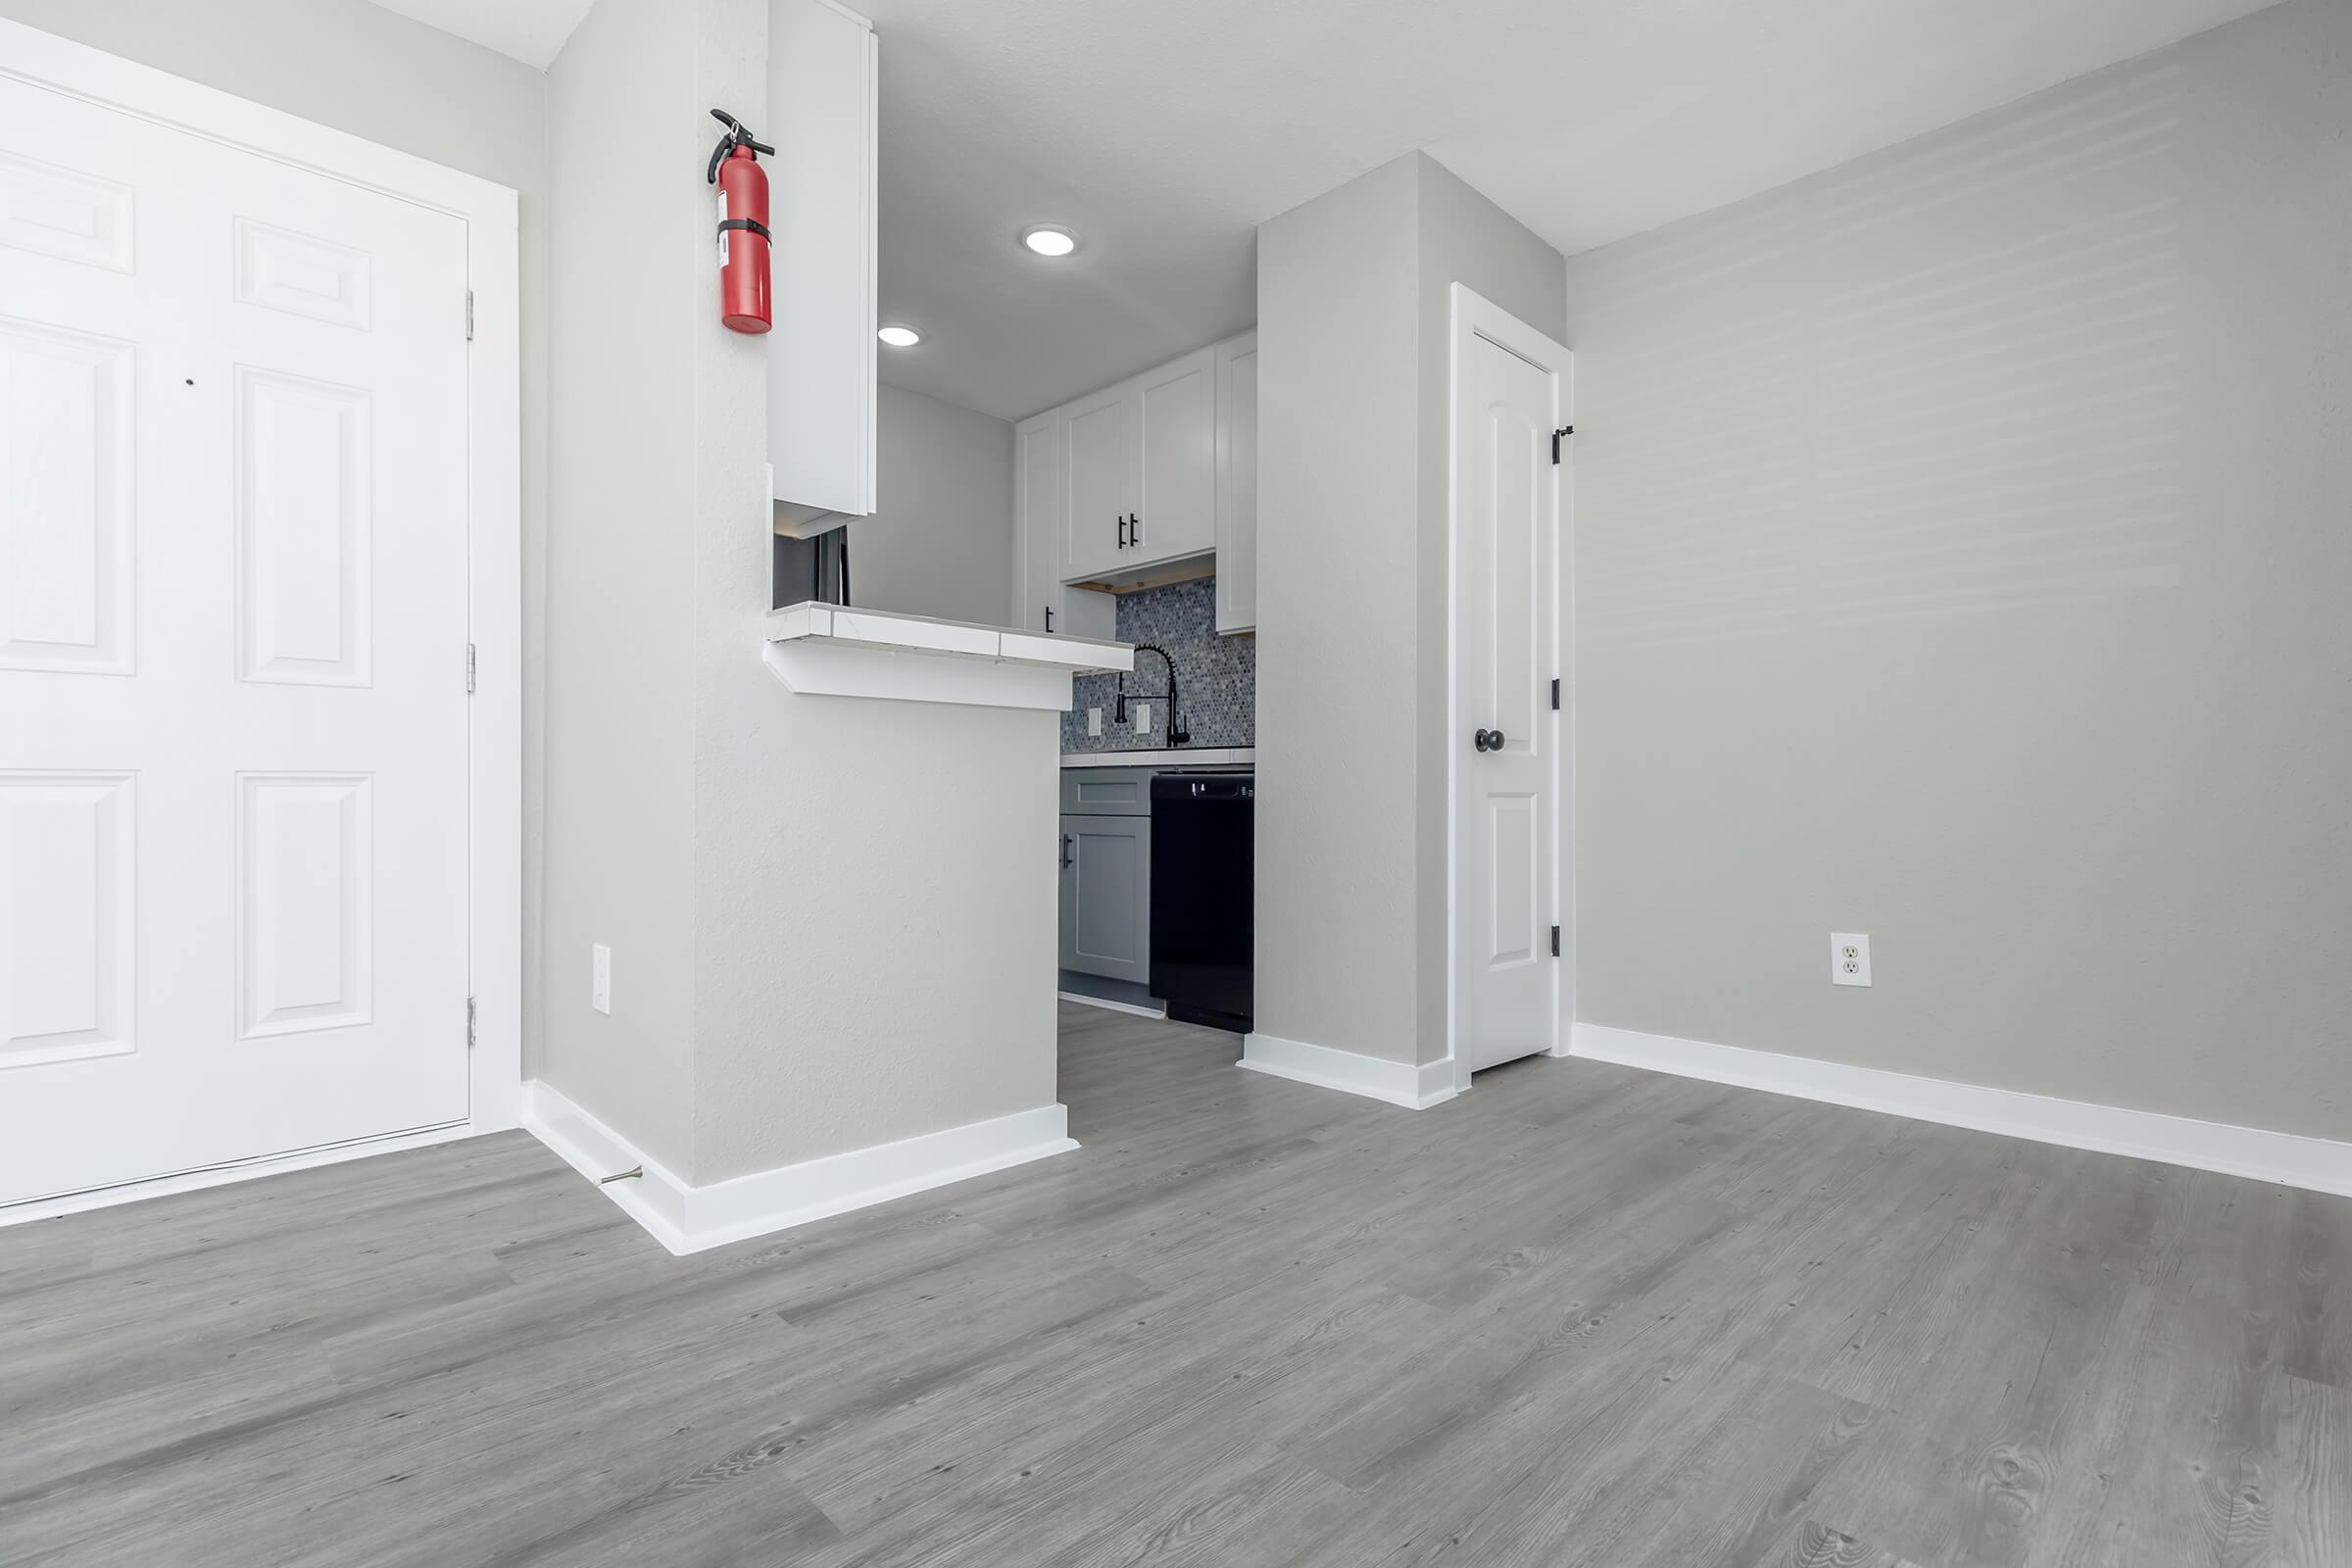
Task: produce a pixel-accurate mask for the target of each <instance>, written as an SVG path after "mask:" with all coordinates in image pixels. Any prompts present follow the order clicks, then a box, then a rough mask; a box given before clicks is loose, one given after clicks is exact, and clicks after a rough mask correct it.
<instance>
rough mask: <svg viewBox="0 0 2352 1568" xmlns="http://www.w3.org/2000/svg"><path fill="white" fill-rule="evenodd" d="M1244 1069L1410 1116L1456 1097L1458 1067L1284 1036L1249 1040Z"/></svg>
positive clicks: (1244, 1048)
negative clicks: (1399, 1109)
mask: <svg viewBox="0 0 2352 1568" xmlns="http://www.w3.org/2000/svg"><path fill="white" fill-rule="evenodd" d="M1240 1065H1242V1066H1244V1067H1247V1068H1249V1069H1250V1071H1252V1072H1262V1073H1268V1074H1271V1075H1272V1076H1274V1077H1276V1078H1289V1079H1292V1080H1294V1081H1295V1082H1298V1083H1302V1084H1313V1085H1315V1086H1317V1087H1318V1088H1322V1089H1338V1090H1342V1091H1344V1092H1346V1093H1348V1094H1350V1095H1362V1096H1364V1097H1365V1098H1366V1099H1369V1100H1385V1101H1387V1102H1388V1103H1390V1104H1392V1105H1402V1106H1404V1107H1405V1108H1406V1109H1408V1110H1427V1109H1428V1108H1429V1107H1430V1106H1432V1105H1435V1104H1438V1103H1441V1102H1444V1101H1447V1100H1451V1099H1452V1098H1453V1096H1454V1088H1453V1063H1452V1062H1451V1061H1450V1060H1446V1061H1425V1062H1423V1063H1421V1064H1420V1065H1419V1066H1415V1065H1414V1064H1413V1063H1411V1062H1409V1061H1390V1060H1387V1059H1386V1058H1384V1057H1381V1056H1364V1055H1358V1054H1356V1053H1354V1052H1352V1051H1337V1050H1334V1049H1333V1048H1332V1047H1330V1046H1310V1045H1308V1044H1307V1043H1306V1042H1305V1041H1303V1040H1285V1039H1283V1038H1282V1037H1281V1036H1279V1035H1260V1034H1251V1035H1247V1036H1245V1037H1243V1040H1242V1059H1241V1063H1240Z"/></svg>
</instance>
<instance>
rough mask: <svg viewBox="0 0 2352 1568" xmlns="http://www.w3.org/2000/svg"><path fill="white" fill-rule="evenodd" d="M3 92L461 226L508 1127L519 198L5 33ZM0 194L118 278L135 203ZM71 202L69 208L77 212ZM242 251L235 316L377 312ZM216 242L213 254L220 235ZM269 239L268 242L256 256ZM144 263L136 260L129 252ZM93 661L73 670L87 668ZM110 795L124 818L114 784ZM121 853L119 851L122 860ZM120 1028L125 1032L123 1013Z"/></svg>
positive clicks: (491, 1046) (471, 1076)
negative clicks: (178, 135)
mask: <svg viewBox="0 0 2352 1568" xmlns="http://www.w3.org/2000/svg"><path fill="white" fill-rule="evenodd" d="M0 80H8V81H13V82H18V83H22V84H24V85H25V86H26V87H30V88H33V89H37V90H39V91H41V92H46V93H52V94H56V95H58V96H59V97H60V98H61V99H64V100H70V101H77V102H79V103H80V104H83V105H89V106H95V107H97V108H100V109H104V110H108V111H112V112H115V113H118V114H122V115H125V116H128V117H130V118H131V119H133V120H137V121H143V122H146V123H150V124H153V125H159V126H163V127H167V128H169V129H173V130H179V131H184V132H188V133H191V134H193V135H195V136H197V137H200V138H203V139H205V140H207V141H210V142H214V143H218V144H221V145H225V146H227V147H230V148H233V149H236V150H239V151H243V152H247V153H253V154H258V155H260V156H261V157H263V158H266V159H269V160H270V161H272V162H273V163H275V164H278V165H283V166H289V167H291V168H294V169H297V170H301V171H304V172H309V173H313V174H317V175H320V176H323V177H325V178H328V179H331V180H335V181H338V182H340V183H342V184H344V185H347V186H351V187H355V188H357V189H360V190H365V191H369V192H373V193H376V194H379V195H382V196H388V197H391V198H393V199H395V200H398V201H401V202H404V203H408V204H411V205H412V206H415V207H417V208H421V209H424V210H426V211H429V212H435V213H441V214H446V215H448V216H450V217H452V218H455V219H457V220H458V221H461V222H462V223H463V224H464V225H465V236H466V238H465V258H464V260H465V272H466V277H465V280H464V281H465V285H466V292H468V293H469V294H470V297H471V306H472V336H471V339H470V341H469V342H467V343H466V370H465V375H466V416H465V418H466V472H465V476H464V486H465V495H466V513H467V515H466V523H467V529H466V573H467V582H466V615H467V626H466V638H467V641H468V642H469V643H470V645H471V648H472V651H473V679H474V685H473V694H472V696H471V698H470V699H469V700H468V704H467V710H466V743H467V745H466V750H467V760H466V770H467V776H466V792H467V803H466V810H467V815H468V833H469V839H470V844H471V855H470V858H469V862H468V865H467V870H466V877H467V887H466V924H467V930H466V934H465V942H466V967H467V970H468V978H467V988H468V990H469V991H470V992H471V994H472V998H473V1002H474V1035H473V1039H474V1042H475V1044H474V1049H473V1051H472V1053H471V1054H470V1057H469V1060H468V1065H467V1079H468V1108H469V1115H468V1118H467V1120H466V1123H464V1124H462V1126H460V1127H458V1128H457V1129H456V1131H459V1132H465V1133H482V1132H493V1131H499V1130H502V1129H506V1128H512V1127H515V1126H517V1125H519V1121H520V1110H521V1101H522V1095H521V1077H522V1074H521V1065H522V1063H521V999H522V962H521V944H522V928H521V915H522V901H521V844H522V829H521V809H522V800H521V764H522V747H521V734H522V725H521V696H522V684H521V671H522V638H521V607H522V590H521V447H520V408H519V400H520V358H519V344H518V327H519V293H520V290H519V271H518V266H517V257H516V241H517V226H516V215H517V198H516V195H515V191H513V190H512V189H510V188H508V187H506V186H503V185H498V184H495V183H493V182H491V181H489V180H486V179H482V178H479V177H478V176H475V175H472V174H466V173H463V172H459V171H456V170H453V169H448V168H445V167H443V166H440V165H437V164H433V163H430V162H427V161H426V160H424V159H422V158H418V157H416V156H414V155H412V154H408V153H403V152H399V151H395V150H394V149H392V148H389V147H384V146H381V145H378V144H376V143H373V142H370V141H368V140H365V139H364V138H362V137H359V136H356V135H353V134H351V133H349V132H346V131H342V130H337V129H334V128H331V127H328V126H324V125H319V124H316V123H311V122H309V121H306V120H303V119H301V118H299V117H297V116H294V115H291V114H287V113H285V112H283V111H280V110H276V109H270V108H268V107H265V106H263V105H260V104H256V103H252V102H249V101H247V100H245V99H242V98H238V97H236V96H234V95H233V94H230V93H227V92H224V91H221V90H220V89H218V88H214V87H209V86H205V85H203V84H201V83H197V82H193V81H189V80H187V79H184V78H182V77H178V76H173V75H171V74H169V73H165V72H162V71H157V70H155V69H153V68H150V67H147V66H143V65H139V64H136V63H134V62H131V61H127V60H123V59H121V58H119V57H117V56H114V55H110V54H107V53H105V52H104V51H102V50H98V49H94V48H91V47H89V46H87V45H84V44H80V43H76V42H73V41H72V40H69V39H65V38H60V37H57V36H55V35H53V34H50V33H46V32H42V31H40V30H39V29H37V28H34V27H30V26H27V25H24V24H22V23H17V22H13V21H6V20H0ZM84 112H86V111H84ZM0 179H4V180H7V181H12V182H16V183H23V182H26V181H33V180H36V179H37V180H38V181H39V182H41V183H42V188H43V189H44V190H45V191H46V192H47V193H48V195H49V197H50V198H51V199H52V204H53V205H55V204H56V203H58V202H63V203H64V204H65V205H64V206H63V207H61V208H60V209H59V211H60V212H61V213H64V214H65V215H66V216H68V217H70V216H72V212H73V211H77V210H84V209H86V213H85V217H86V218H87V220H88V221H85V222H82V223H81V224H80V225H79V230H78V232H79V233H80V234H81V236H82V237H81V238H80V239H79V240H75V239H74V233H73V231H72V230H73V225H71V224H69V225H68V230H67V231H61V232H58V233H44V232H40V231H24V232H17V231H13V230H12V231H11V232H10V233H8V234H5V235H0V244H6V245H9V246H10V247H12V248H13V249H14V250H15V251H16V252H17V253H19V254H23V253H25V252H27V251H29V252H32V253H34V254H36V255H37V254H42V253H44V252H45V253H50V254H55V253H56V252H57V251H58V249H59V247H60V246H64V247H65V248H66V249H67V250H68V251H71V252H73V254H72V255H70V256H64V257H61V258H60V261H61V263H79V264H81V265H80V268H79V270H82V271H85V272H87V271H90V270H95V269H107V270H123V269H127V268H128V267H129V265H130V259H131V255H132V245H133V240H134V234H133V216H134V204H133V201H132V197H131V193H129V192H127V191H125V190H123V189H122V188H121V187H120V186H119V185H117V184H115V183H114V182H110V181H104V180H99V179H97V178H96V177H95V176H89V177H79V176H75V175H74V172H73V171H60V170H57V169H53V168H51V167H49V166H48V165H45V164H40V163H37V162H35V163H31V164H27V163H26V162H25V160H23V159H21V158H14V157H12V158H10V159H8V160H6V161H5V163H4V164H0ZM61 181H62V183H61ZM76 202H78V203H79V204H80V207H79V209H75V208H74V206H73V204H74V203H76ZM61 221H62V220H61ZM252 237H253V239H254V243H255V247H256V248H255V251H254V254H253V256H252V257H251V258H250V261H251V264H252V265H251V269H250V270H248V271H247V272H246V274H245V275H244V277H243V279H242V280H241V281H242V282H243V283H244V285H245V287H246V289H247V290H248V291H249V304H247V305H246V306H243V307H240V308H248V309H250V308H252V307H253V306H266V307H270V308H273V309H275V310H277V311H287V310H293V311H295V312H296V313H297V314H300V315H306V316H312V317H315V318H316V319H319V320H322V321H327V322H332V323H335V324H339V325H342V326H344V327H346V328H347V329H352V328H363V327H364V326H366V325H367V324H368V323H369V322H370V319H371V305H372V303H373V301H372V298H371V288H370V280H369V278H368V275H367V270H366V267H365V265H364V264H365V258H360V257H357V256H355V255H353V254H350V253H348V251H346V252H344V253H342V254H335V253H331V252H329V251H324V250H314V251H311V252H308V253H304V252H302V251H301V249H300V247H301V245H302V244H303V243H311V244H316V243H317V242H314V241H310V240H309V236H307V235H298V234H295V233H293V232H292V231H291V230H286V231H282V232H276V233H272V234H270V235H268V236H264V235H262V234H261V233H260V231H259V230H258V229H257V230H256V231H255V232H254V235H253V236H252ZM223 238H224V242H225V241H226V238H227V236H226V233H225V231H224V235H223ZM265 238H267V239H268V240H269V243H268V244H263V243H261V242H262V240H263V239H265ZM68 241H73V243H72V244H69V243H68ZM265 253H267V254H265ZM140 259H141V260H142V261H144V260H146V259H147V257H146V256H145V255H144V254H142V255H141V258H140ZM467 304H468V301H467V299H466V298H465V297H453V298H451V299H450V301H449V304H448V310H449V322H450V330H451V332H452V333H460V332H463V331H465V329H466V312H467ZM122 631H123V635H122V637H121V638H120V639H101V644H100V646H102V647H103V648H104V651H105V654H106V656H107V657H106V660H105V661H104V662H109V663H111V662H118V661H120V662H123V663H127V662H128V659H129V650H130V643H129V641H128V636H129V628H128V627H123V628H122ZM90 657H91V656H87V655H85V656H83V657H82V658H80V659H77V660H75V661H73V662H74V663H75V665H76V667H82V668H88V667H91V664H90ZM0 662H5V661H0ZM51 667H54V665H52V666H51ZM363 667H364V666H363ZM450 671H451V679H452V680H455V681H463V680H464V679H465V678H466V650H464V649H459V648H455V647H453V648H452V649H451V650H450ZM335 673H336V674H337V675H338V676H339V677H340V679H341V680H344V681H348V680H350V679H352V672H351V671H349V670H348V669H344V670H339V671H336V672H335ZM363 678H364V677H363ZM17 776H18V777H20V778H22V777H25V775H22V774H20V775H17ZM93 776H94V775H93ZM130 799H131V797H130V795H129V793H128V786H127V785H126V786H124V794H123V801H124V802H125V807H124V809H125V811H126V812H127V809H128V806H127V803H128V801H129V800H130ZM128 831H129V829H128V828H126V829H125V833H126V835H127V833H128ZM131 842H132V841H130V840H129V839H128V838H127V836H126V839H125V851H124V853H125V854H128V853H129V844H130V843H131ZM129 1028H130V1020H129V1019H128V1018H127V1016H125V1017H124V1018H123V1029H124V1030H125V1031H127V1030H129ZM131 1038H135V1036H132V1037H131ZM447 1136H452V1131H451V1130H450V1129H439V1130H436V1131H434V1132H432V1133H430V1134H418V1133H415V1132H405V1133H400V1134H395V1135H391V1136H389V1137H387V1138H385V1139H383V1140H380V1141H376V1140H369V1141H367V1142H366V1144H365V1145H364V1146H362V1147H383V1148H389V1147H396V1146H399V1145H402V1144H410V1145H413V1144H415V1143H417V1142H418V1141H419V1140H420V1138H421V1139H430V1140H435V1141H437V1140H438V1139H440V1138H444V1137H447ZM320 1157H322V1156H321V1155H320V1154H319V1152H293V1153H288V1154H285V1155H283V1156H266V1157H264V1158H262V1159H259V1160H256V1161H253V1162H237V1163H235V1164H234V1165H233V1169H234V1170H236V1171H238V1172H245V1171H254V1172H259V1171H264V1170H270V1169H277V1168H285V1167H287V1166H289V1165H296V1164H303V1163H316V1162H318V1160H319V1158H320ZM228 1168H231V1167H223V1169H228ZM217 1179H220V1178H219V1176H218V1175H216V1174H212V1173H207V1172H196V1173H189V1174H187V1175H183V1176H179V1177H164V1178H158V1179H156V1180H154V1181H144V1182H136V1183H131V1184H128V1185H125V1186H122V1187H116V1188H109V1189H105V1190H103V1191H95V1192H92V1193H89V1194H85V1195H79V1196H76V1197H73V1198H68V1199H53V1200H46V1201H42V1202H41V1203H39V1204H31V1205H16V1206H14V1207H9V1208H0V1225H5V1224H10V1223H14V1222H16V1221H18V1220H21V1219H29V1218H33V1217H36V1215H37V1214H39V1213H48V1212H59V1211H61V1210H63V1209H66V1208H78V1207H88V1206H94V1205H96V1204H99V1203H104V1202H115V1201H124V1200H127V1199H130V1198H137V1197H144V1196H148V1195H150V1194H152V1193H155V1192H159V1191H166V1190H175V1189H177V1188H182V1187H186V1186H189V1185H209V1184H210V1182H211V1181H213V1180H217Z"/></svg>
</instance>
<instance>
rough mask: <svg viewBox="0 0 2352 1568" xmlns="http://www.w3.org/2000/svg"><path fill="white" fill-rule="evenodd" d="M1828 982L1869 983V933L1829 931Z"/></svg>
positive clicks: (1852, 984) (1861, 984)
mask: <svg viewBox="0 0 2352 1568" xmlns="http://www.w3.org/2000/svg"><path fill="white" fill-rule="evenodd" d="M1830 983H1831V984H1832V985H1840V986H1866V985H1868V984H1870V935H1869V933H1867V932H1863V931H1833V932H1831V933H1830Z"/></svg>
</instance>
